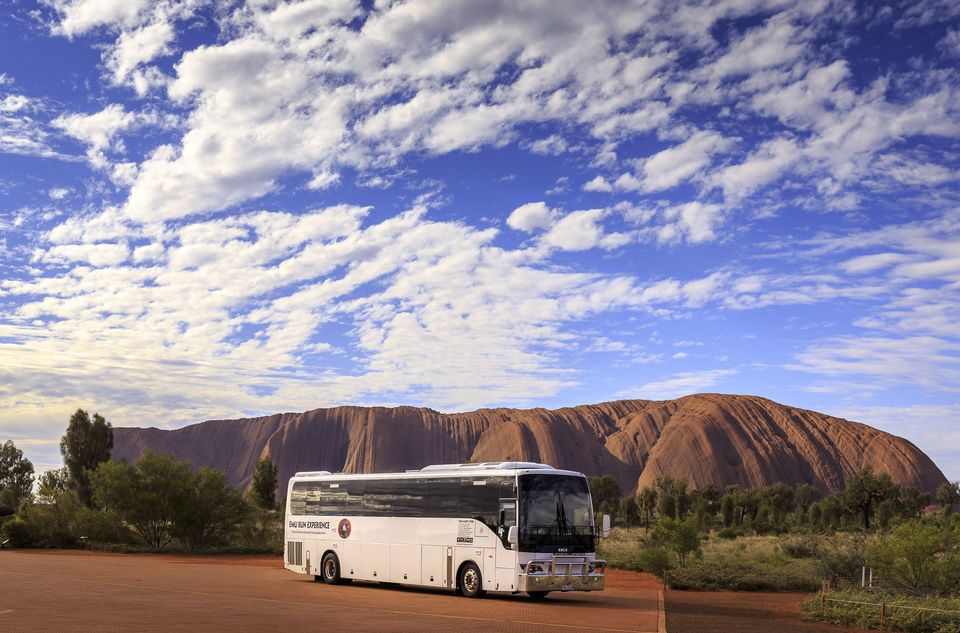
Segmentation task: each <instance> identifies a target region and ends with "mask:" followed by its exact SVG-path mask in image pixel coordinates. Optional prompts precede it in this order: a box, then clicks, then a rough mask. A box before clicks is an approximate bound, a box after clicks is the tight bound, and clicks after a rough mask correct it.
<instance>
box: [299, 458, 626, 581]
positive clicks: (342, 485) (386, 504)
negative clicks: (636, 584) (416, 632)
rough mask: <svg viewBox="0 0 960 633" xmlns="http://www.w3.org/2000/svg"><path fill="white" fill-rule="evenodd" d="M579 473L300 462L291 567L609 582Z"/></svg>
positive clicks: (338, 577)
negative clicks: (331, 468) (366, 468)
mask: <svg viewBox="0 0 960 633" xmlns="http://www.w3.org/2000/svg"><path fill="white" fill-rule="evenodd" d="M592 507H593V506H592V504H591V500H590V489H589V487H588V486H587V479H586V477H584V475H583V474H582V473H577V472H571V471H568V470H557V469H555V468H553V467H552V466H547V465H545V464H533V463H528V462H489V463H482V464H443V465H438V466H427V467H426V468H423V469H421V470H414V471H407V472H405V473H384V474H370V475H346V474H337V475H334V474H331V473H329V472H327V471H322V472H303V473H297V474H296V475H294V476H293V477H292V478H291V479H290V483H289V487H288V490H287V507H286V521H285V522H284V526H285V527H284V537H285V541H286V544H287V556H286V561H285V567H286V568H287V569H289V570H290V571H293V572H297V573H299V574H310V575H313V576H314V577H315V579H316V580H318V581H322V582H328V583H339V582H343V581H347V582H349V581H351V580H354V579H356V580H367V581H379V582H387V583H398V584H410V585H422V586H425V587H446V588H450V589H455V590H456V591H457V592H458V593H460V594H462V595H464V596H468V597H472V598H475V597H479V596H482V595H483V594H484V592H486V591H505V592H510V593H519V592H522V591H524V592H526V593H527V594H529V595H530V597H532V598H537V599H538V598H543V597H544V596H546V595H547V594H548V593H549V592H551V591H597V590H600V589H603V584H604V572H605V568H606V564H605V563H604V561H602V560H597V558H596V555H595V552H596V545H597V540H598V539H599V538H600V537H606V536H607V533H608V532H609V531H610V517H608V516H604V517H603V522H602V530H599V531H598V530H597V529H596V528H595V526H594V520H593V510H592Z"/></svg>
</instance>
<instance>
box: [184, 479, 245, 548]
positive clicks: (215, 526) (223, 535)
mask: <svg viewBox="0 0 960 633" xmlns="http://www.w3.org/2000/svg"><path fill="white" fill-rule="evenodd" d="M247 510H248V506H247V504H246V502H244V500H243V496H242V495H241V494H240V492H239V491H237V490H235V489H233V488H231V487H230V485H229V484H228V483H227V476H226V475H225V474H224V473H223V471H219V470H214V469H212V468H207V467H203V468H201V469H200V470H198V471H197V472H196V474H194V475H193V476H192V480H191V481H190V482H189V485H188V489H187V491H186V493H185V494H184V495H183V499H182V500H181V502H180V503H179V505H176V506H174V508H173V516H172V521H171V529H170V533H171V535H172V536H174V537H176V538H178V539H179V540H180V541H181V542H183V543H184V544H185V545H187V547H189V548H190V549H199V548H201V547H203V546H204V545H209V544H212V543H214V542H225V541H227V540H229V537H230V535H231V534H232V533H233V532H234V531H235V530H236V527H237V525H238V524H239V523H240V522H241V521H242V520H243V519H244V518H245V517H246V515H247Z"/></svg>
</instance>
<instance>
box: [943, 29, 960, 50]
mask: <svg viewBox="0 0 960 633" xmlns="http://www.w3.org/2000/svg"><path fill="white" fill-rule="evenodd" d="M937 46H938V47H939V48H940V49H941V50H943V51H944V52H945V53H947V54H948V55H951V56H952V57H960V29H950V30H949V31H947V34H946V35H944V36H943V39H942V40H940V41H939V42H938V43H937Z"/></svg>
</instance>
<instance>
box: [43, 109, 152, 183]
mask: <svg viewBox="0 0 960 633" xmlns="http://www.w3.org/2000/svg"><path fill="white" fill-rule="evenodd" d="M136 122H137V117H136V116H134V115H133V114H132V113H130V112H127V111H126V110H125V109H124V108H123V106H121V105H118V104H111V105H109V106H107V107H106V108H104V109H103V110H100V111H99V112H96V113H94V114H66V115H61V116H59V117H57V118H56V119H55V120H54V121H53V125H54V126H56V127H58V128H60V129H61V130H63V131H64V132H65V133H66V134H67V135H69V136H72V137H73V138H75V139H77V140H79V141H82V142H83V143H85V144H86V145H87V146H88V150H87V157H88V158H89V159H90V162H91V163H92V164H93V165H94V167H97V168H98V169H103V168H105V167H107V166H108V165H109V162H108V160H107V157H106V152H107V151H108V150H110V149H111V147H112V146H113V144H114V139H115V138H116V137H117V135H118V134H120V133H121V132H123V131H125V130H127V129H129V128H131V127H133V125H134V124H136Z"/></svg>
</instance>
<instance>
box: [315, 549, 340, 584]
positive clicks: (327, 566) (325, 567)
mask: <svg viewBox="0 0 960 633" xmlns="http://www.w3.org/2000/svg"><path fill="white" fill-rule="evenodd" d="M320 575H321V576H323V582H325V583H329V584H331V585H336V584H338V583H339V582H340V561H339V560H338V559H337V555H336V554H334V553H333V552H327V553H326V554H325V555H324V557H323V561H322V562H321V563H320Z"/></svg>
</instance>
